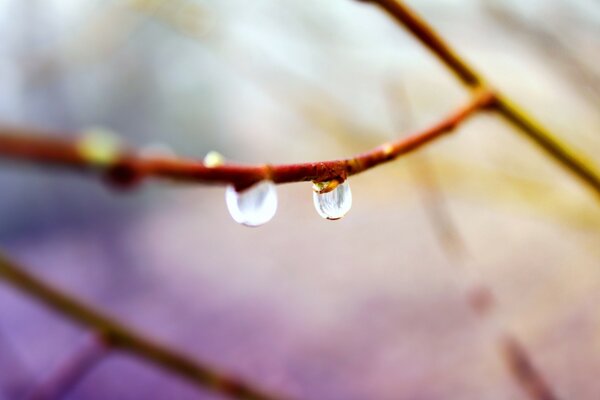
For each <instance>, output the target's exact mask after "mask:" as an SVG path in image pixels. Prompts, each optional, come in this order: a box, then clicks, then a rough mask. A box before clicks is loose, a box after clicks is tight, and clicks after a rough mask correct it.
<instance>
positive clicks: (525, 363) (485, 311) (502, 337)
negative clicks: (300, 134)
mask: <svg viewBox="0 0 600 400" xmlns="http://www.w3.org/2000/svg"><path fill="white" fill-rule="evenodd" d="M386 87H387V88H391V89H394V90H393V92H389V93H388V94H389V98H390V101H389V102H388V103H389V104H390V105H392V107H391V109H392V110H401V111H402V117H403V118H396V122H397V125H398V126H399V127H400V128H403V129H405V128H406V127H410V125H411V120H412V109H411V104H410V99H409V98H408V97H407V96H406V93H405V92H404V90H403V88H402V86H400V85H388V86H386ZM394 115H398V114H394ZM419 156H420V157H419V158H418V159H417V160H416V164H413V165H414V168H413V176H414V177H415V180H416V181H417V183H419V192H420V194H421V198H422V199H423V206H424V208H425V210H426V211H427V214H428V216H429V221H430V223H431V225H432V227H433V230H434V231H435V233H436V237H437V239H438V241H439V243H440V245H441V248H442V249H443V250H444V251H445V253H446V255H447V256H448V259H449V261H450V263H451V264H452V265H453V266H456V267H460V271H457V273H458V276H457V278H462V279H463V282H462V283H463V284H465V285H466V300H467V304H468V306H469V307H470V308H471V309H472V310H473V311H474V312H475V314H476V315H477V316H479V317H481V318H485V317H489V316H490V313H491V312H492V311H493V308H494V305H495V299H494V294H493V291H492V289H491V288H490V287H489V285H487V284H485V283H483V282H482V280H481V279H478V281H475V282H473V281H472V279H471V280H470V279H468V276H467V273H469V272H470V273H471V274H475V273H477V271H473V270H470V271H469V270H466V268H467V265H466V264H467V263H466V257H467V256H468V253H467V249H466V246H465V243H464V240H463V238H462V236H461V235H460V232H459V231H458V228H457V226H456V225H455V224H454V222H453V220H452V217H451V215H450V213H449V211H448V209H447V207H446V204H445V199H444V195H443V192H442V190H441V189H440V187H439V185H438V184H437V180H436V176H435V172H434V170H433V168H432V165H431V163H430V162H429V160H428V159H427V158H426V154H424V153H423V152H421V153H420V154H419ZM498 330H499V332H496V335H497V336H499V347H500V349H501V350H502V352H503V355H504V356H505V359H506V361H507V364H508V367H509V369H510V371H511V372H512V373H513V375H514V377H515V379H516V381H517V382H518V383H519V384H520V385H521V386H522V387H523V388H524V389H525V391H526V392H527V394H528V395H529V396H530V397H531V399H532V400H555V399H556V397H555V396H554V395H553V393H552V390H551V389H550V387H549V386H548V385H547V384H546V383H545V381H544V380H543V378H542V377H541V374H540V372H539V371H538V370H537V369H536V368H535V367H534V366H533V363H532V362H531V357H530V356H529V354H528V353H527V351H526V350H525V348H524V347H523V346H521V345H519V343H518V341H517V340H516V338H515V337H514V336H513V335H512V334H510V333H508V332H506V330H505V328H504V327H502V326H500V327H499V329H498Z"/></svg>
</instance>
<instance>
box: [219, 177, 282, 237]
mask: <svg viewBox="0 0 600 400" xmlns="http://www.w3.org/2000/svg"><path fill="white" fill-rule="evenodd" d="M225 201H226V203H227V209H228V210H229V214H231V217H232V218H233V219H234V221H235V222H237V223H239V224H243V225H246V226H259V225H262V224H264V223H267V222H269V221H270V220H271V218H273V216H274V215H275V211H277V191H276V190H275V184H274V183H273V182H271V181H262V182H259V183H257V184H256V185H254V186H252V187H250V188H248V189H246V190H243V191H241V192H238V191H236V190H235V188H234V187H233V186H228V187H227V190H226V191H225Z"/></svg>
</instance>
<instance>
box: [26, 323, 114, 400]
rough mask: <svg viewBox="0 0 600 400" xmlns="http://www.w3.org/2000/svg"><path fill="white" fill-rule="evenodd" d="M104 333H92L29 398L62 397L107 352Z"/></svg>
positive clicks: (49, 398) (51, 399)
mask: <svg viewBox="0 0 600 400" xmlns="http://www.w3.org/2000/svg"><path fill="white" fill-rule="evenodd" d="M108 350H109V347H108V345H107V342H106V340H105V339H104V337H103V336H102V335H99V334H97V333H95V332H94V333H92V334H91V335H90V336H89V337H87V338H86V340H85V342H84V343H83V344H82V345H81V346H80V347H78V348H77V349H76V351H75V352H74V353H72V354H70V355H69V357H68V358H67V359H66V360H64V361H63V362H62V363H61V364H59V365H58V366H57V367H56V368H55V369H54V370H52V371H51V372H50V374H49V375H48V376H47V377H46V378H45V379H44V380H43V381H42V382H41V383H39V384H38V385H37V386H36V387H34V389H33V390H32V391H31V392H30V393H29V395H28V396H27V399H28V400H54V399H62V398H63V397H65V395H66V394H67V393H68V392H69V390H71V389H72V388H73V387H74V386H75V385H76V384H77V383H78V382H80V381H81V379H82V378H83V377H84V376H85V375H86V374H87V373H88V372H89V371H90V370H91V369H92V368H93V367H95V366H96V365H97V364H98V362H99V361H100V360H101V359H102V358H103V357H104V356H105V355H106V354H107V352H108Z"/></svg>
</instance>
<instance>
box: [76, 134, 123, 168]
mask: <svg viewBox="0 0 600 400" xmlns="http://www.w3.org/2000/svg"><path fill="white" fill-rule="evenodd" d="M77 151H78V152H79V154H80V155H81V156H82V157H83V158H85V159H86V160H87V161H88V162H90V163H92V164H96V165H99V166H109V165H111V164H113V163H114V162H115V161H117V160H118V158H119V155H120V152H121V140H120V139H119V137H118V135H117V134H116V133H114V132H112V131H110V130H108V129H105V128H90V129H86V130H85V131H83V136H82V137H81V138H80V139H79V141H78V142H77Z"/></svg>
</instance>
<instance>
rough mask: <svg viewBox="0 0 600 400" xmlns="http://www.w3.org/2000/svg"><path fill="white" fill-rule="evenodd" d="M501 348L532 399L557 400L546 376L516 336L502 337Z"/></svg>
mask: <svg viewBox="0 0 600 400" xmlns="http://www.w3.org/2000/svg"><path fill="white" fill-rule="evenodd" d="M501 349H502V352H503V355H504V357H505V358H506V362H507V363H508V365H509V367H510V372H511V373H512V374H513V375H514V377H515V379H517V380H518V381H519V382H520V383H521V386H522V387H523V388H524V389H525V391H526V392H527V394H529V396H530V397H531V398H532V399H535V400H557V397H556V395H555V394H554V393H552V391H551V390H550V389H549V386H548V384H547V383H546V382H545V381H544V378H542V376H541V375H540V374H539V372H538V371H537V369H536V368H535V367H534V365H533V363H532V361H531V358H530V357H529V356H528V355H527V352H526V351H525V349H524V348H523V346H522V345H521V344H520V343H519V342H518V341H517V340H516V339H515V338H514V337H512V336H506V337H504V338H503V339H501Z"/></svg>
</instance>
